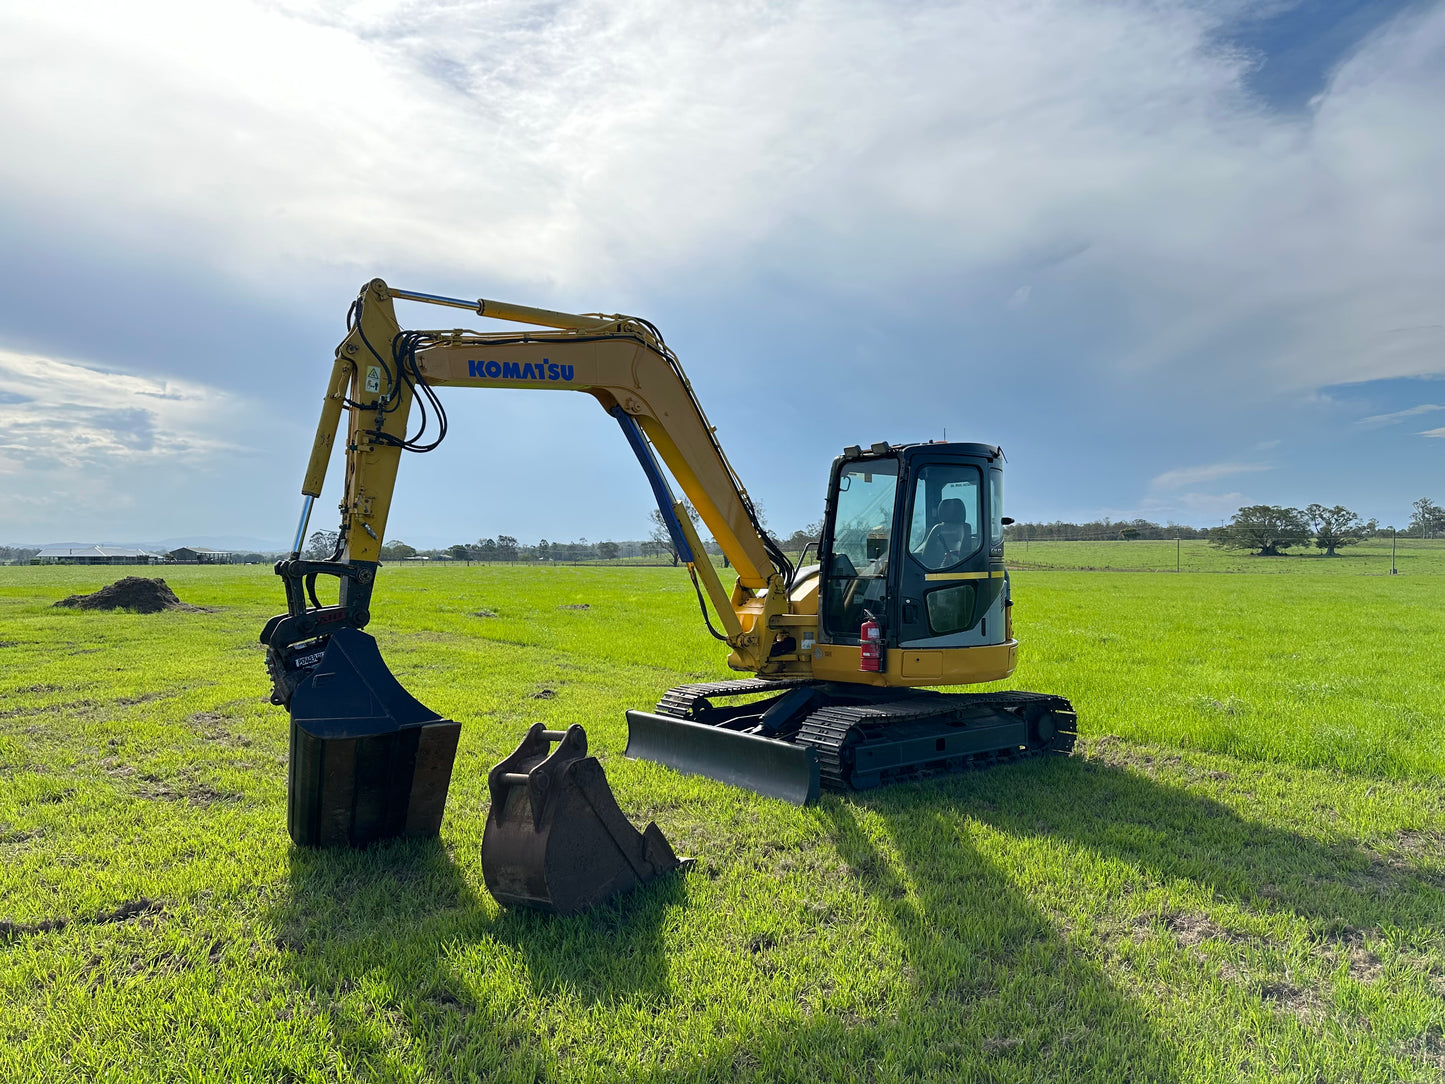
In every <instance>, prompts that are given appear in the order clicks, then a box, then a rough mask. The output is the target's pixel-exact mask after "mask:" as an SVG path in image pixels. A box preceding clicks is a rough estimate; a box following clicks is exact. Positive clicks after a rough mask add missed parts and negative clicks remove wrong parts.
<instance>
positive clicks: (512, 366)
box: [502, 361, 522, 380]
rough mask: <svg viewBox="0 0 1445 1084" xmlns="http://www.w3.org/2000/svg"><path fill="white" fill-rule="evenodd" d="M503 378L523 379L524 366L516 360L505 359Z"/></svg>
mask: <svg viewBox="0 0 1445 1084" xmlns="http://www.w3.org/2000/svg"><path fill="white" fill-rule="evenodd" d="M502 379H503V380H521V379H522V367H521V366H520V365H518V364H517V363H516V362H515V361H504V362H502Z"/></svg>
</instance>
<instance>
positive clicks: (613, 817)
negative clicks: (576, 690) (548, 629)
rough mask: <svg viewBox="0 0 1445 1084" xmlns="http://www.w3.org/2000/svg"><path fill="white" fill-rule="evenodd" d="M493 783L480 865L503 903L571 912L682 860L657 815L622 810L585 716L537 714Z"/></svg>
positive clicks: (489, 781)
mask: <svg viewBox="0 0 1445 1084" xmlns="http://www.w3.org/2000/svg"><path fill="white" fill-rule="evenodd" d="M553 742H556V743H557V748H556V749H555V750H552V749H551V747H552V743H553ZM549 750H550V752H549ZM487 785H488V787H490V789H491V792H492V808H491V810H490V811H489V812H488V813H487V826H486V830H485V832H484V834H483V836H482V875H483V877H484V878H485V880H486V883H487V891H489V892H490V893H491V894H492V895H493V897H495V898H496V900H497V902H498V903H500V904H503V905H504V906H506V905H521V906H525V907H535V908H539V909H540V910H544V911H551V912H554V913H556V914H561V915H567V914H573V913H575V912H577V911H582V910H585V909H586V908H588V907H591V906H593V905H594V904H598V903H601V902H602V901H603V900H605V899H607V898H608V897H609V896H614V895H616V894H618V893H620V892H629V891H631V890H632V889H634V888H636V887H637V886H638V885H642V884H646V883H647V882H648V881H651V880H653V879H655V878H657V877H660V876H662V875H663V874H664V873H668V872H669V871H671V870H674V869H677V868H679V867H680V866H682V865H683V861H682V860H679V859H678V857H677V855H675V854H673V852H672V847H671V846H670V845H669V844H668V842H667V839H666V838H665V837H664V836H663V834H662V832H661V831H660V830H659V829H658V827H657V825H655V824H649V825H648V826H647V828H646V829H645V830H644V831H642V832H639V831H638V830H637V829H636V828H634V827H633V826H632V824H631V822H629V821H628V819H627V818H626V817H625V816H624V815H623V813H622V810H621V809H619V808H618V806H617V799H616V798H614V797H613V796H612V790H611V788H609V787H608V785H607V778H606V776H605V775H604V774H603V772H602V765H601V764H599V763H598V762H597V758H596V757H589V756H588V755H587V734H586V732H585V731H583V729H582V728H581V727H580V726H575V725H574V726H570V727H568V728H567V729H566V730H565V731H561V730H544V729H543V727H542V724H541V723H537V724H535V725H534V726H533V727H532V728H531V730H529V731H527V736H526V737H525V738H523V739H522V744H521V745H519V746H517V749H516V752H514V753H512V754H511V755H510V756H508V757H507V758H506V759H505V760H503V761H502V762H501V763H500V764H498V765H497V766H496V767H495V768H493V769H492V770H491V773H490V774H489V775H488V777H487Z"/></svg>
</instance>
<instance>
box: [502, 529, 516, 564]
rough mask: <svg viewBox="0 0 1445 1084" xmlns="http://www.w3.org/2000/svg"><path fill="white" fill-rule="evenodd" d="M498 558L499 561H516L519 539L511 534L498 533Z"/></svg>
mask: <svg viewBox="0 0 1445 1084" xmlns="http://www.w3.org/2000/svg"><path fill="white" fill-rule="evenodd" d="M497 559H498V560H499V561H515V560H516V559H517V540H516V539H515V538H513V537H512V536H511V535H509V534H499V535H497Z"/></svg>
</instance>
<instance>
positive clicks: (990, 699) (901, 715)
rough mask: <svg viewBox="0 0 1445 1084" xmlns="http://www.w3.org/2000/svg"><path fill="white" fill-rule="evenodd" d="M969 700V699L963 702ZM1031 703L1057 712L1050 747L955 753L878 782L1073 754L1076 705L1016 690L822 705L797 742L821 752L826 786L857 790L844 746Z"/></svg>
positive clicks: (805, 721) (896, 780) (821, 774)
mask: <svg viewBox="0 0 1445 1084" xmlns="http://www.w3.org/2000/svg"><path fill="white" fill-rule="evenodd" d="M925 697H926V699H925ZM965 698H966V702H964V703H959V701H960V700H965ZM1032 705H1041V706H1043V707H1046V708H1048V710H1049V711H1050V712H1052V713H1053V715H1054V725H1055V727H1056V730H1055V733H1054V737H1053V740H1052V741H1051V742H1050V743H1049V744H1048V745H1047V746H1043V747H1041V748H1038V749H1022V750H1021V749H1018V748H1016V747H1013V746H1010V747H1009V748H1006V749H994V750H985V751H982V752H978V753H972V754H968V755H966V756H957V757H952V758H949V759H948V760H945V761H941V762H938V764H937V765H929V766H924V767H921V766H917V765H913V766H909V767H907V768H904V769H902V770H900V771H899V772H897V773H895V774H890V775H886V776H885V777H884V778H882V779H881V780H880V782H881V783H891V782H898V781H901V780H905V779H922V778H925V777H927V776H931V775H947V774H951V773H953V772H959V771H968V770H970V769H974V768H985V767H990V766H992V765H994V764H998V763H1006V762H1011V761H1016V760H1024V759H1027V758H1030V757H1036V756H1042V755H1044V754H1045V753H1056V754H1060V755H1066V754H1068V753H1069V752H1071V751H1072V750H1073V748H1074V740H1075V737H1076V736H1077V731H1076V726H1077V721H1076V715H1075V713H1074V709H1073V706H1072V705H1071V704H1070V703H1069V702H1068V701H1067V700H1065V699H1064V698H1063V697H1061V696H1050V695H1048V694H1046V693H1028V692H1017V691H1013V692H999V693H953V694H945V693H933V694H926V693H925V694H922V695H921V696H913V697H909V698H907V699H901V700H893V701H885V702H883V703H879V704H859V705H854V706H843V705H839V706H834V707H826V708H819V709H818V710H817V711H815V712H813V713H812V714H811V715H809V716H808V717H807V718H806V719H804V720H803V725H802V729H801V730H800V731H799V732H798V738H797V740H798V741H800V742H804V743H806V744H808V745H811V746H812V747H813V748H814V749H816V750H817V751H818V768H819V773H820V777H821V780H822V783H823V785H824V786H825V787H832V788H834V789H837V790H851V789H853V781H852V778H851V770H850V768H849V766H848V765H847V763H846V761H848V760H849V759H851V758H849V757H846V756H845V755H844V750H845V749H848V748H849V747H855V746H856V745H863V744H866V743H867V742H868V741H869V740H870V739H874V738H876V739H879V740H887V739H889V738H890V734H889V731H890V730H892V729H893V728H895V727H896V726H898V724H900V723H903V724H918V723H924V724H926V723H938V724H939V725H940V727H941V728H948V724H949V723H950V722H952V721H954V720H957V719H958V718H960V717H961V716H967V715H968V714H970V713H971V712H972V711H973V710H977V709H979V708H984V709H987V708H1019V707H1026V706H1032ZM949 729H951V728H949ZM894 737H896V735H894Z"/></svg>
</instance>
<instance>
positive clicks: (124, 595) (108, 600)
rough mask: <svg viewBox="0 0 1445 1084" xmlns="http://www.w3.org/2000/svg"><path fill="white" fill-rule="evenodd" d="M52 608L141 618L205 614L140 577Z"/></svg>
mask: <svg viewBox="0 0 1445 1084" xmlns="http://www.w3.org/2000/svg"><path fill="white" fill-rule="evenodd" d="M55 605H57V606H69V607H71V608H73V609H80V610H135V611H136V612H137V613H143V614H155V613H160V612H161V611H162V610H191V611H194V612H196V613H204V612H205V607H203V606H192V605H190V604H188V603H185V602H182V601H181V600H180V599H178V598H177V597H176V593H175V592H174V591H172V590H171V589H170V588H169V587H167V586H166V581H165V580H162V579H159V578H157V579H154V580H148V579H146V578H145V577H144V576H126V577H125V578H124V579H120V580H116V581H115V583H112V584H110V585H109V586H106V587H102V588H101V589H100V590H99V591H97V592H95V594H93V595H71V596H70V597H69V598H63V599H61V600H60V601H59V602H57V603H56V604H55Z"/></svg>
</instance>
